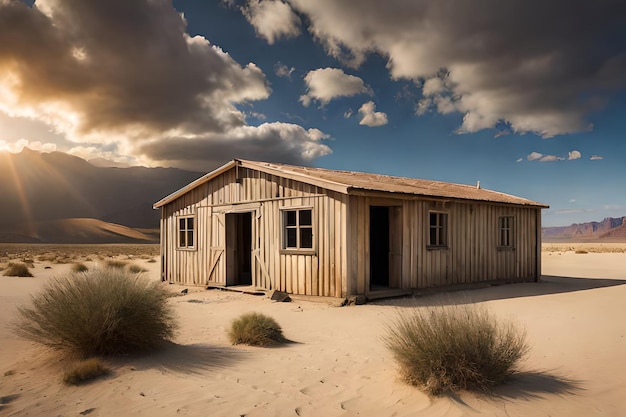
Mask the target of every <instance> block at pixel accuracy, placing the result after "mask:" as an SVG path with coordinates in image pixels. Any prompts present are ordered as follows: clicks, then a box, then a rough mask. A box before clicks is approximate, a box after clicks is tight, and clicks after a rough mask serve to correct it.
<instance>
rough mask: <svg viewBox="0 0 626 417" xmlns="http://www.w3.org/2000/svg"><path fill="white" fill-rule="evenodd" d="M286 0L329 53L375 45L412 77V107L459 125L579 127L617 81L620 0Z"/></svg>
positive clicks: (621, 47)
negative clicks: (417, 89)
mask: <svg viewBox="0 0 626 417" xmlns="http://www.w3.org/2000/svg"><path fill="white" fill-rule="evenodd" d="M290 3H291V5H292V7H293V8H294V9H295V10H296V11H297V12H299V13H301V14H302V15H304V16H306V20H305V21H306V22H307V24H308V30H309V32H310V33H311V34H312V35H313V36H314V37H315V38H316V39H317V40H318V41H319V42H320V43H321V44H322V45H323V46H324V47H325V49H326V51H327V53H328V54H330V55H331V56H334V57H336V58H338V59H340V60H342V61H343V62H344V63H345V64H347V65H351V66H353V67H358V66H359V65H360V64H362V63H363V62H364V61H365V59H366V56H367V55H368V54H370V53H377V54H380V55H382V56H384V57H386V58H387V59H388V68H389V70H390V73H391V76H392V77H393V78H395V79H410V80H413V81H415V82H416V84H417V85H420V86H421V89H422V94H423V96H424V97H425V98H427V99H428V100H426V101H421V102H420V103H419V104H418V107H417V109H416V113H417V114H424V113H426V112H427V111H428V110H429V109H430V110H432V111H438V112H442V113H446V112H451V111H457V112H460V113H461V114H463V122H462V124H461V126H459V128H458V129H457V132H459V133H470V132H476V131H479V130H481V129H488V128H493V127H495V126H496V125H497V124H498V123H500V122H505V123H507V124H508V126H510V129H511V131H512V132H515V133H524V132H534V133H536V134H538V135H540V136H542V137H544V138H548V137H552V136H555V135H560V134H565V133H571V132H578V131H586V130H589V129H591V128H592V126H591V124H590V123H589V122H588V121H587V119H586V116H587V115H588V114H589V113H590V112H592V111H594V110H597V108H598V106H601V105H603V104H604V103H606V101H607V100H608V99H609V96H608V94H609V93H608V92H609V91H615V90H617V89H624V88H626V44H624V42H620V41H619V39H621V38H620V36H619V33H621V29H622V28H623V22H624V19H625V18H626V2H623V1H621V0H602V1H599V2H593V1H583V2H574V3H572V2H571V1H569V0H553V1H549V2H542V3H537V2H528V1H526V0H511V1H507V2H501V1H498V0H487V1H486V2H483V3H481V7H476V5H475V4H474V3H472V2H467V1H462V0H450V1H440V0H424V1H419V2H408V1H405V0H389V1H387V2H385V4H384V7H381V3H380V1H378V0H345V1H342V2H337V1H335V0H317V1H309V0H290ZM438 97H439V98H444V99H446V100H443V101H441V100H440V101H438V102H437V101H436V100H435V99H436V98H438Z"/></svg>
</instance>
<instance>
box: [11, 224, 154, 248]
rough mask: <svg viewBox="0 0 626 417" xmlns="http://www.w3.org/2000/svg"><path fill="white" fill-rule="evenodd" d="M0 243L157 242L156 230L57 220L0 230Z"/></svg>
mask: <svg viewBox="0 0 626 417" xmlns="http://www.w3.org/2000/svg"><path fill="white" fill-rule="evenodd" d="M0 242H4V243H75V244H88V243H99V244H103V243H158V242H159V230H158V229H142V230H137V229H133V228H130V227H127V226H122V225H119V224H113V223H107V222H103V221H101V220H97V219H61V220H50V221H45V222H38V223H29V224H22V225H16V226H14V227H12V228H5V229H4V230H3V231H0Z"/></svg>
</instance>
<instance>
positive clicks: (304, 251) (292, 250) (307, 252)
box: [280, 206, 317, 255]
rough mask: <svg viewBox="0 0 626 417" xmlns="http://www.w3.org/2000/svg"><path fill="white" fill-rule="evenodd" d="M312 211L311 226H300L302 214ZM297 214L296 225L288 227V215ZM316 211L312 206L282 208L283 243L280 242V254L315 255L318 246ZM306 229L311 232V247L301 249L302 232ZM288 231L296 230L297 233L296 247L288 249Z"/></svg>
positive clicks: (281, 227)
mask: <svg viewBox="0 0 626 417" xmlns="http://www.w3.org/2000/svg"><path fill="white" fill-rule="evenodd" d="M303 211H310V212H311V224H310V225H308V224H304V225H301V224H300V212H303ZM290 212H295V213H296V215H295V218H296V224H295V225H288V224H287V216H288V214H287V213H290ZM313 213H314V210H313V207H312V206H299V207H281V208H280V229H281V241H280V253H282V254H298V255H315V253H316V250H317V245H316V239H315V236H316V233H315V232H316V228H315V216H314V215H313ZM305 229H310V230H311V247H310V248H306V247H304V248H303V247H301V246H302V243H301V240H302V234H301V231H302V230H305ZM288 230H295V231H296V232H295V233H296V236H295V237H296V246H295V247H293V246H291V247H288V246H287V244H288V236H287V233H288Z"/></svg>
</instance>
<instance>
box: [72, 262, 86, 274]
mask: <svg viewBox="0 0 626 417" xmlns="http://www.w3.org/2000/svg"><path fill="white" fill-rule="evenodd" d="M88 270H89V268H88V267H87V265H85V264H84V263H82V262H76V263H75V264H73V265H72V272H87V271H88Z"/></svg>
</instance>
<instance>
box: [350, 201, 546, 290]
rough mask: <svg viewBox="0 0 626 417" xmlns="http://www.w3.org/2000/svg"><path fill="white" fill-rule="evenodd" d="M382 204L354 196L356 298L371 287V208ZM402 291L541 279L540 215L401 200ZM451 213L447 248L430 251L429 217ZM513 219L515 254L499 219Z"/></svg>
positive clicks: (352, 251) (511, 208)
mask: <svg viewBox="0 0 626 417" xmlns="http://www.w3.org/2000/svg"><path fill="white" fill-rule="evenodd" d="M377 200H378V199H372V198H370V197H366V196H350V199H349V205H348V211H349V214H350V219H351V221H350V224H349V227H348V231H347V233H348V246H349V248H348V255H349V262H348V265H349V268H348V281H349V282H350V283H351V288H352V289H353V291H354V293H356V294H366V293H367V290H368V288H367V287H368V285H369V206H370V205H380V204H378V203H376V201H377ZM389 205H394V206H402V218H403V230H402V233H403V236H402V284H401V288H403V289H419V288H432V287H444V286H450V285H455V284H470V283H476V282H485V281H495V280H501V281H529V280H534V279H535V278H536V273H537V262H539V259H537V236H536V234H537V230H538V229H537V224H536V223H537V218H538V217H540V214H539V215H538V214H537V213H538V212H539V211H540V209H537V208H526V207H517V206H506V205H495V204H487V203H479V202H472V203H464V202H449V201H448V202H436V201H427V200H417V199H413V200H400V199H398V200H397V202H396V203H389ZM431 210H433V211H441V212H445V213H448V246H447V247H446V248H428V247H427V245H428V234H429V212H430V211H431ZM501 216H512V217H513V218H514V225H513V239H514V244H513V247H514V249H508V248H507V249H503V248H498V232H499V224H498V218H499V217H501Z"/></svg>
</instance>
